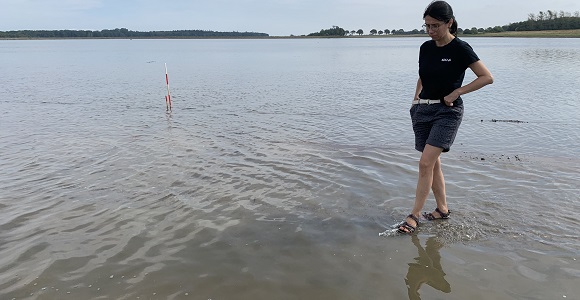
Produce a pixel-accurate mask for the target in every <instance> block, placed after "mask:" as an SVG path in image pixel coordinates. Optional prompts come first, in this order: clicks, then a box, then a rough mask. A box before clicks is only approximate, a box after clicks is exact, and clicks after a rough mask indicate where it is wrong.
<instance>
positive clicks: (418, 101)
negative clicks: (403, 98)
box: [413, 99, 441, 105]
mask: <svg viewBox="0 0 580 300" xmlns="http://www.w3.org/2000/svg"><path fill="white" fill-rule="evenodd" d="M436 103H441V100H431V99H419V100H413V105H415V104H436Z"/></svg>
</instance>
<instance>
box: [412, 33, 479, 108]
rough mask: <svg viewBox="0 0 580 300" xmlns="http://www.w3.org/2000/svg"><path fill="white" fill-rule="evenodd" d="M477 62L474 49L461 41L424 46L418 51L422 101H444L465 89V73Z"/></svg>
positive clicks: (431, 43)
mask: <svg viewBox="0 0 580 300" xmlns="http://www.w3.org/2000/svg"><path fill="white" fill-rule="evenodd" d="M478 60H479V57H477V54H475V52H474V51H473V49H472V48H471V46H469V44H468V43H467V42H465V41H462V40H460V39H458V38H454V39H453V40H452V41H451V42H450V43H449V44H447V45H445V46H443V47H437V45H436V44H435V41H433V40H431V41H427V42H425V43H423V45H421V49H420V51H419V77H420V78H421V83H422V84H423V90H422V91H421V93H420V94H419V98H421V99H443V97H445V96H447V95H449V94H450V93H451V92H453V91H454V90H455V89H457V88H459V87H461V86H462V84H463V78H464V77H465V70H466V69H467V68H468V67H469V65H471V64H472V63H474V62H476V61H478ZM459 99H461V97H460V98H459Z"/></svg>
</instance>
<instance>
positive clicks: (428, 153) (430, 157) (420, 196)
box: [399, 145, 443, 231]
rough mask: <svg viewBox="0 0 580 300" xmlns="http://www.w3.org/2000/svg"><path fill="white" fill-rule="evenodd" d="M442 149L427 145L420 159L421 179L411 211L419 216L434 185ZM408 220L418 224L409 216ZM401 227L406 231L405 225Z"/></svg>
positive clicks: (412, 223)
mask: <svg viewBox="0 0 580 300" xmlns="http://www.w3.org/2000/svg"><path fill="white" fill-rule="evenodd" d="M442 151H443V149H441V148H438V147H434V146H431V145H425V149H423V154H421V159H420V160H419V180H418V181H417V190H416V192H415V205H413V210H412V211H411V214H413V215H414V216H415V217H417V218H419V214H420V213H421V209H423V206H424V205H425V201H427V196H429V191H430V190H431V186H432V185H433V178H434V175H433V172H434V170H435V165H436V164H437V162H438V161H439V155H441V152H442ZM439 167H440V166H439ZM441 179H442V177H441ZM406 221H407V223H409V224H411V225H413V226H417V223H416V222H415V221H414V220H413V219H411V218H407V219H406ZM399 229H401V230H403V231H406V230H405V229H404V228H403V227H399Z"/></svg>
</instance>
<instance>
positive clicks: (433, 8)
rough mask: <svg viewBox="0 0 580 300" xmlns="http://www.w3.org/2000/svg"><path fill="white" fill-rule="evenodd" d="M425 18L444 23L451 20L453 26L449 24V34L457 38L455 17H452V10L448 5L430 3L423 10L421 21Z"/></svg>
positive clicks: (435, 2)
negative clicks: (428, 17)
mask: <svg viewBox="0 0 580 300" xmlns="http://www.w3.org/2000/svg"><path fill="white" fill-rule="evenodd" d="M426 16H430V17H431V18H433V19H435V20H439V21H443V22H445V23H447V22H449V20H451V19H453V24H451V28H450V30H449V32H451V34H453V35H455V36H457V20H455V16H454V15H453V8H451V5H449V3H447V2H445V1H433V2H431V4H429V6H427V8H426V9H425V13H424V14H423V19H425V17H426Z"/></svg>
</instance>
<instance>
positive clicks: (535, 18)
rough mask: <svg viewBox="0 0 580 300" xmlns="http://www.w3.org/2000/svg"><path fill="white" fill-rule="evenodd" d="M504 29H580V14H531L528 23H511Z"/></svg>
mask: <svg viewBox="0 0 580 300" xmlns="http://www.w3.org/2000/svg"><path fill="white" fill-rule="evenodd" d="M503 28H504V29H505V30H506V31H532V30H568V29H580V12H578V11H577V12H575V13H574V15H572V14H571V13H568V12H564V11H560V12H556V11H551V10H548V11H547V12H543V11H541V12H539V13H538V14H537V15H536V14H529V15H528V20H527V21H522V22H517V23H511V24H509V25H506V26H503Z"/></svg>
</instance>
